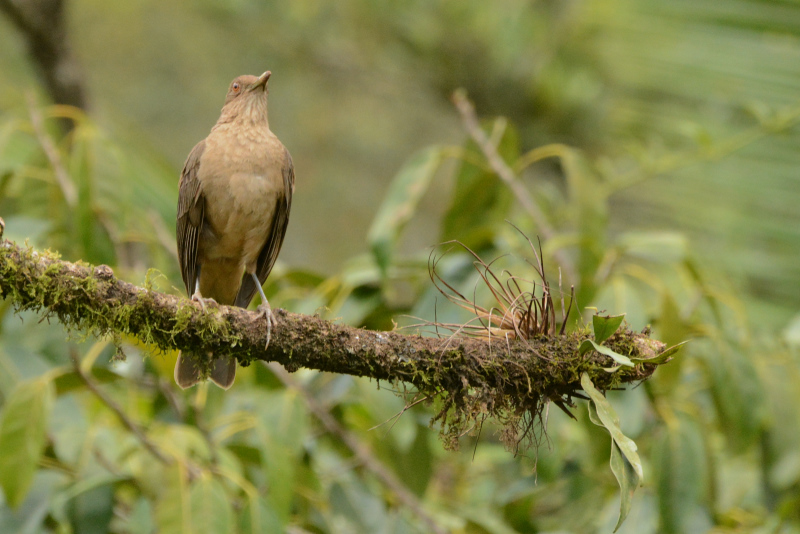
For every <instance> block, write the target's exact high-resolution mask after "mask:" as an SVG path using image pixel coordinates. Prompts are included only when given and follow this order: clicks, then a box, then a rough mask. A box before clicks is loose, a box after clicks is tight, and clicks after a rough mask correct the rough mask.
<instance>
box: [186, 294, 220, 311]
mask: <svg viewBox="0 0 800 534" xmlns="http://www.w3.org/2000/svg"><path fill="white" fill-rule="evenodd" d="M192 302H197V303H198V304H200V308H202V309H203V311H205V309H206V305H208V304H213V305H214V306H219V304H217V301H216V300H214V299H212V298H205V297H203V296H202V295H201V294H200V292H199V291H195V293H194V295H192Z"/></svg>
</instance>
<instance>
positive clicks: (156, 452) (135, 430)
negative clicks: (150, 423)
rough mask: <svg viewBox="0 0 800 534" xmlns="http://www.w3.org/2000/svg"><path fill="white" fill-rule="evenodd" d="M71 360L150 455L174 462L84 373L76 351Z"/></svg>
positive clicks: (90, 388)
mask: <svg viewBox="0 0 800 534" xmlns="http://www.w3.org/2000/svg"><path fill="white" fill-rule="evenodd" d="M70 358H71V359H72V365H73V366H74V367H75V372H76V373H77V374H78V377H79V378H80V379H81V380H82V381H83V383H84V384H86V388H87V389H88V390H89V391H91V392H92V393H94V395H95V396H96V397H97V398H98V399H100V401H101V402H102V403H103V404H105V405H106V406H107V407H108V408H109V409H110V410H111V411H112V412H114V414H115V415H116V416H117V418H118V419H119V420H120V422H121V423H122V425H123V426H124V427H125V428H127V429H128V430H130V431H131V433H132V434H133V435H134V436H136V439H138V440H139V441H140V442H141V443H142V445H144V448H145V449H147V450H148V451H150V453H151V454H152V455H153V456H155V457H156V458H157V459H158V461H160V462H161V463H163V464H170V463H172V460H171V459H170V458H169V457H167V456H166V455H165V454H164V453H163V452H161V449H159V448H158V446H157V445H156V444H155V443H153V442H152V441H151V440H150V438H148V437H147V435H145V433H144V432H142V429H141V428H139V425H137V424H136V423H134V422H133V421H132V420H131V418H130V417H128V415H127V414H126V413H125V412H124V411H122V408H120V406H119V404H117V403H116V402H114V400H113V399H111V397H109V396H108V395H106V394H105V393H103V392H102V391H101V390H100V388H98V387H97V384H95V383H94V381H93V380H92V379H91V378H89V376H88V375H87V374H86V373H85V372H84V371H83V369H81V362H80V360H79V359H78V355H77V354H76V353H75V352H74V351H73V352H71V353H70Z"/></svg>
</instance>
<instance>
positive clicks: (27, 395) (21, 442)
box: [0, 379, 54, 508]
mask: <svg viewBox="0 0 800 534" xmlns="http://www.w3.org/2000/svg"><path fill="white" fill-rule="evenodd" d="M53 397H54V395H53V385H52V383H51V382H50V381H49V380H44V379H39V380H32V381H28V382H22V383H21V384H19V385H18V386H17V387H16V388H15V389H14V390H13V391H12V392H11V395H10V396H9V398H8V400H7V401H6V404H5V407H4V409H3V417H2V421H0V486H2V488H3V492H4V493H5V497H6V502H7V503H8V504H9V505H10V506H11V507H12V508H16V507H17V506H19V504H20V503H21V502H22V501H23V500H24V499H25V496H26V495H27V493H28V490H29V489H30V487H31V484H32V483H33V475H34V473H35V472H36V467H37V465H38V463H39V458H40V457H41V455H42V450H43V449H44V445H45V432H46V430H47V419H48V417H49V415H50V409H51V407H52V404H53Z"/></svg>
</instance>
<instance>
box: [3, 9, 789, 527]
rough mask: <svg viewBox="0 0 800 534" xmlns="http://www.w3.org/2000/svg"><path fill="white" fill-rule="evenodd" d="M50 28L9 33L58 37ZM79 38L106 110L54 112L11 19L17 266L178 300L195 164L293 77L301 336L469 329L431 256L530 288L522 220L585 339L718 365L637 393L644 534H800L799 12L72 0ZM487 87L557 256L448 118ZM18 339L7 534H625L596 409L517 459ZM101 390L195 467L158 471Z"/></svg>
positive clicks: (11, 219) (449, 266)
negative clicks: (495, 266)
mask: <svg viewBox="0 0 800 534" xmlns="http://www.w3.org/2000/svg"><path fill="white" fill-rule="evenodd" d="M52 1H53V0H40V1H39V2H33V1H31V2H28V3H27V4H26V3H25V2H12V1H11V0H4V1H3V2H0V4H5V5H6V6H7V5H28V6H34V9H33V10H32V11H31V12H32V13H35V6H36V5H37V3H39V4H42V5H44V4H45V3H48V2H50V3H52ZM64 10H65V15H66V19H65V20H66V35H67V37H68V39H69V41H70V43H71V47H72V51H73V53H74V55H75V58H76V59H77V61H78V63H79V64H80V66H81V70H80V80H81V83H82V84H83V87H84V88H85V91H86V96H87V105H86V109H85V110H80V109H76V108H74V107H69V106H63V105H53V102H52V101H51V100H50V96H49V95H48V93H47V91H46V90H45V89H44V86H43V85H42V82H41V80H42V76H41V73H40V71H39V70H38V69H37V66H36V64H35V62H34V61H33V60H32V56H31V54H29V51H28V48H27V46H26V42H25V36H24V33H23V32H22V31H20V30H19V26H18V25H17V24H15V23H14V22H13V17H9V16H7V15H8V14H7V11H5V12H4V14H3V15H0V72H1V73H2V76H0V216H2V217H3V218H4V219H5V222H6V237H8V238H11V239H14V240H16V241H17V242H20V243H21V242H24V241H25V240H27V241H28V242H29V243H30V244H31V245H33V246H35V247H41V248H51V249H53V250H57V251H59V252H60V253H61V255H62V257H64V258H65V259H67V260H72V261H75V260H84V261H86V262H90V263H95V264H99V263H105V264H108V265H111V266H112V267H113V268H114V270H115V272H116V274H117V275H118V276H120V277H122V278H123V279H126V280H128V281H130V282H134V283H138V284H143V283H145V281H146V280H147V281H148V283H151V284H153V285H155V286H156V287H158V288H160V289H162V290H164V291H171V292H175V293H180V292H181V291H180V289H179V288H180V287H181V285H182V284H181V283H180V276H179V273H178V269H177V260H176V257H175V249H174V217H175V211H174V210H175V204H176V199H177V180H178V175H179V170H180V166H181V164H182V163H183V159H184V158H185V156H186V154H188V152H189V150H190V149H191V147H192V146H193V145H194V144H195V143H196V142H197V141H198V140H199V139H201V138H203V137H204V136H205V135H206V134H207V132H208V130H209V128H210V127H211V125H213V123H214V122H215V121H216V118H217V117H218V113H219V109H220V107H221V104H222V101H223V98H224V90H225V88H226V86H227V84H228V83H229V81H230V80H231V79H232V78H233V77H235V76H237V75H239V74H242V73H251V74H257V73H260V72H263V71H264V70H266V69H270V70H272V71H273V73H274V76H273V78H272V79H271V80H270V90H271V92H270V104H271V105H270V124H271V127H272V129H273V131H275V132H276V133H277V135H278V136H279V137H280V138H281V139H282V141H283V142H284V144H285V145H286V146H287V147H289V149H290V150H291V152H292V155H293V157H294V161H295V166H296V174H297V189H296V195H295V201H294V205H293V208H292V220H291V224H290V226H289V231H288V235H287V238H286V241H285V245H284V250H283V252H282V254H281V257H280V260H279V264H278V266H277V267H276V269H275V271H274V273H273V275H272V276H271V278H270V280H269V282H268V284H267V288H266V289H267V291H268V296H269V297H270V301H271V302H272V304H273V306H280V307H285V308H287V309H290V310H292V311H296V312H302V313H320V314H322V315H323V316H326V317H329V318H336V319H338V320H341V321H345V322H348V323H351V324H354V325H357V326H367V327H370V328H383V329H386V328H392V326H393V320H394V321H399V322H401V324H407V323H408V322H412V320H410V319H404V318H403V316H404V315H411V316H416V317H421V318H424V319H427V320H433V319H434V317H436V318H437V319H438V320H439V321H445V322H446V321H463V320H465V319H466V318H465V317H464V316H462V315H461V314H460V313H459V312H458V311H457V310H453V309H452V307H451V306H446V305H444V304H442V299H441V298H439V299H438V300H437V298H436V297H437V293H436V291H435V290H434V289H433V288H432V286H431V284H430V282H429V278H428V266H427V263H428V256H429V253H430V248H429V247H430V246H431V245H434V244H437V243H440V242H442V241H445V240H447V239H460V240H462V241H464V242H465V243H467V244H468V245H469V246H471V247H473V248H474V249H475V250H476V251H478V252H479V253H480V254H481V255H483V256H484V257H485V258H487V259H488V258H492V257H495V256H499V255H502V254H509V256H508V257H506V258H505V260H504V261H505V262H506V263H507V266H508V268H509V269H510V270H512V271H513V272H515V274H519V275H520V276H530V275H531V272H532V271H531V270H530V268H529V266H526V264H525V259H526V258H528V257H529V256H530V251H529V249H528V248H527V247H528V244H527V243H526V242H525V241H524V239H522V238H521V237H520V235H519V234H518V233H517V232H516V231H515V230H514V229H513V228H512V227H511V226H509V225H508V224H506V223H504V222H503V221H504V220H510V221H512V222H513V223H514V224H516V225H517V226H519V227H520V228H521V229H522V230H523V231H525V232H526V233H528V234H529V235H531V236H536V235H539V236H541V237H542V239H543V242H542V244H543V247H544V254H545V261H546V265H548V266H549V271H550V272H549V274H550V279H551V281H552V280H557V279H558V276H559V271H558V267H561V268H562V270H561V274H562V275H565V274H569V275H570V276H568V277H566V276H565V279H564V287H565V288H566V287H569V286H570V285H573V284H574V285H575V287H576V290H577V295H578V300H577V304H578V305H579V307H580V309H581V310H585V309H586V308H590V307H594V308H598V309H601V310H607V311H609V312H611V313H626V314H627V315H626V317H627V321H628V322H629V323H630V325H631V326H632V327H634V328H637V329H640V328H643V327H645V326H646V325H648V324H649V325H652V327H653V335H654V337H657V338H658V339H661V340H664V341H665V342H667V343H669V344H674V343H677V342H680V341H683V340H685V339H692V340H693V341H692V342H691V343H690V344H689V346H688V348H687V349H685V350H684V351H682V353H681V355H680V356H679V357H678V358H677V359H676V360H675V361H673V362H671V363H670V364H669V365H667V366H665V367H663V368H661V369H659V371H658V372H657V373H656V375H655V377H654V378H653V379H652V380H650V381H648V382H647V383H645V384H643V385H642V386H641V387H639V388H636V389H633V390H629V391H625V392H610V393H609V398H610V399H611V401H612V403H613V404H614V405H615V407H616V409H617V411H618V412H619V414H620V419H621V424H622V427H623V430H624V431H625V433H626V434H627V435H629V436H631V437H632V438H633V439H634V440H635V441H636V442H637V444H638V445H639V450H640V454H641V456H642V459H643V461H644V471H645V480H644V485H643V487H642V488H641V489H640V490H639V491H638V492H637V493H636V495H635V497H634V501H633V508H632V511H631V515H630V517H629V518H628V520H627V521H626V522H625V524H624V525H623V526H622V529H621V531H622V532H630V533H648V532H765V533H766V532H770V533H771V532H780V533H790V532H800V389H799V388H798V387H797V384H798V383H800V359H799V355H800V284H798V280H800V261H798V251H800V210H799V209H798V208H797V206H798V205H799V204H800V179H798V171H797V169H798V168H800V128H798V126H797V122H798V120H800V97H799V96H798V95H800V7H798V6H797V4H796V3H794V2H789V1H783V0H725V1H719V0H670V1H667V0H639V1H633V0H583V1H578V0H575V1H571V2H556V1H548V0H540V1H535V2H533V1H523V0H503V1H498V2H481V1H477V0H438V1H434V2H422V1H406V2H391V1H385V0H384V1H375V0H373V1H365V0H346V1H340V2H335V3H332V2H322V1H319V0H296V1H294V2H281V3H262V2H257V1H255V0H235V1H222V0H198V1H196V2H193V3H170V2H156V1H153V0H139V1H137V2H117V3H109V2H100V1H98V0H68V1H67V3H65V4H64ZM459 87H463V88H465V89H466V91H467V94H468V95H469V98H470V99H471V100H472V101H473V102H474V104H475V107H476V109H477V111H478V113H479V115H480V116H481V117H482V118H484V120H483V123H482V124H483V127H484V128H485V131H486V132H487V134H488V135H489V137H490V139H491V140H492V142H493V143H494V144H495V145H496V146H497V147H498V151H499V152H500V153H501V154H502V156H503V158H504V160H505V162H506V163H507V164H508V166H509V167H510V168H511V169H512V171H513V172H514V173H515V175H516V176H517V177H518V179H519V180H521V181H522V183H523V184H524V186H525V188H526V189H527V190H528V191H529V192H530V195H531V196H532V197H533V199H534V201H535V205H536V207H537V209H538V210H540V211H541V212H542V213H543V214H544V216H545V217H546V220H547V221H548V225H549V227H550V228H549V230H548V231H546V232H545V231H544V230H543V228H541V225H536V224H534V221H533V217H532V216H531V212H530V210H527V209H524V207H523V205H522V204H521V203H520V201H519V198H518V197H517V196H515V195H514V194H512V193H511V191H510V190H509V188H508V187H507V186H506V185H505V184H504V182H502V181H501V180H500V179H499V178H498V176H497V174H496V172H495V169H493V168H492V167H491V165H490V164H489V162H487V160H486V158H485V155H484V154H483V153H482V151H481V150H480V149H479V148H478V147H477V146H476V145H475V144H474V143H472V142H471V141H468V136H467V135H466V133H465V129H464V127H463V125H462V121H461V120H460V117H459V113H458V112H457V111H456V109H455V108H454V106H453V104H452V102H451V101H450V96H451V94H452V92H453V91H454V90H455V89H457V88H459ZM57 119H62V120H57ZM63 119H66V122H64V121H63ZM64 124H68V125H70V129H69V131H67V132H66V133H65V131H64V130H62V129H60V125H61V126H63V125H64ZM439 267H440V269H441V272H442V273H443V274H444V275H445V276H446V277H447V279H448V280H449V281H451V282H452V283H453V284H454V285H456V286H457V287H459V288H461V289H462V290H463V291H464V292H465V294H472V292H473V290H474V288H475V287H476V282H477V277H476V275H475V274H474V271H472V270H471V259H470V258H469V257H467V256H466V255H464V254H461V253H459V252H458V251H455V250H454V251H452V252H451V253H450V254H448V255H447V256H446V257H445V259H444V260H442V262H441V263H440V264H439ZM476 295H477V298H478V299H479V300H480V299H484V298H485V297H486V295H483V294H482V292H481V290H480V289H478V290H476ZM437 303H438V305H437ZM0 309H2V313H3V320H2V323H0V402H2V405H0V410H2V412H0V487H2V490H3V491H2V497H0V503H1V504H0V532H24V533H37V532H59V533H62V532H64V533H66V532H75V533H84V532H86V533H91V532H120V533H122V532H126V533H127V532H130V533H151V532H180V531H184V532H280V531H287V532H342V533H346V532H386V533H389V532H427V531H429V530H430V528H431V525H430V521H433V522H434V523H436V524H438V525H439V526H440V528H441V529H443V530H444V531H451V532H469V533H473V532H474V533H484V532H487V533H507V532H610V531H611V530H613V527H614V524H615V522H616V516H617V513H618V508H619V496H618V489H617V486H616V483H615V481H614V479H613V476H612V474H611V472H610V470H609V468H608V458H609V439H608V435H607V434H606V433H605V431H603V430H601V429H599V428H598V427H595V426H594V425H592V424H591V423H590V422H589V419H588V417H587V414H586V408H585V406H584V405H582V404H581V405H579V406H577V407H576V408H575V409H574V410H573V412H574V413H575V415H576V417H577V418H578V421H577V422H575V421H572V420H569V419H568V418H567V417H566V416H564V415H563V414H562V413H560V412H559V411H558V410H552V411H550V412H549V417H548V420H547V427H546V428H547V436H546V437H545V436H543V438H542V446H541V447H540V448H539V449H538V451H535V450H529V451H527V452H525V453H524V454H521V455H519V456H517V457H514V456H513V455H512V454H511V453H509V452H507V451H505V450H504V448H503V446H502V445H501V444H500V442H499V439H498V436H497V435H496V434H495V433H494V431H493V429H492V428H491V425H490V424H489V423H488V422H487V424H486V425H484V427H483V428H482V429H475V432H474V433H473V435H467V436H464V437H463V438H462V447H461V450H460V451H456V452H453V451H446V450H444V448H443V447H442V444H441V442H439V441H438V439H437V432H436V431H435V429H434V430H432V429H430V428H428V421H429V419H430V417H431V413H432V411H431V409H430V408H429V407H426V406H424V405H423V404H419V405H416V406H414V407H413V408H411V409H409V410H407V411H405V412H404V413H402V416H401V417H397V418H395V416H396V415H397V414H400V413H401V412H403V408H404V402H403V400H402V399H401V398H399V397H397V396H396V395H394V394H393V393H392V391H390V390H392V389H394V387H395V385H391V384H375V383H374V382H369V381H366V380H358V379H353V378H350V377H343V376H328V375H322V374H318V373H312V372H307V371H303V372H299V373H296V374H295V375H293V376H292V377H291V378H288V379H287V378H286V377H285V376H284V375H283V374H281V373H280V372H279V371H275V370H271V369H269V368H266V367H258V368H256V367H253V368H249V369H247V370H244V371H243V372H242V373H241V374H240V378H239V379H238V380H237V383H236V385H235V386H234V388H233V389H232V390H231V391H229V392H227V393H225V394H222V393H221V392H220V391H218V390H216V389H213V388H206V387H201V388H197V389H195V390H192V391H188V392H180V391H179V390H177V389H176V387H175V386H174V385H173V384H172V378H171V369H172V365H173V363H174V358H175V355H174V354H151V351H150V350H149V349H148V348H147V347H144V346H140V345H138V344H137V343H136V342H135V341H133V340H125V339H123V340H116V341H117V343H121V346H122V351H123V352H124V355H125V357H126V358H125V360H124V361H120V360H119V358H116V357H115V356H119V354H116V350H115V349H114V343H112V342H111V340H95V339H81V338H80V337H78V336H76V335H72V336H70V337H67V336H66V334H65V332H64V331H63V330H62V329H61V328H60V326H59V325H57V324H48V323H46V322H45V323H40V322H39V320H38V318H37V317H35V316H30V315H22V316H15V315H14V314H13V310H12V309H10V306H9V305H8V303H7V302H4V301H2V302H0ZM580 322H581V319H580V318H579V317H576V316H574V317H573V320H572V321H571V322H570V328H578V327H580ZM71 358H74V359H76V360H78V361H79V362H80V365H81V369H83V370H84V372H86V373H89V376H90V377H91V380H92V381H93V383H94V384H95V385H96V388H97V389H99V390H100V391H102V392H103V393H104V394H105V395H106V396H108V397H110V398H111V399H112V401H113V402H114V403H116V405H118V406H119V408H120V410H121V411H122V412H123V413H124V414H126V417H128V418H129V419H130V420H131V421H133V422H135V423H136V424H137V425H140V426H141V427H142V428H144V429H145V433H146V435H147V436H148V438H149V439H150V440H152V442H153V443H154V444H155V445H156V446H157V447H158V448H159V450H162V451H164V454H166V455H167V456H168V457H169V458H175V459H178V460H179V461H177V462H172V463H169V464H168V465H167V464H162V463H161V462H159V461H158V460H157V459H156V458H155V457H154V456H153V455H152V454H151V452H149V451H148V450H147V448H146V447H145V446H144V444H143V443H142V441H140V440H138V439H137V438H136V436H135V435H134V434H133V433H132V432H131V431H130V430H129V429H128V428H126V427H125V426H124V425H123V424H122V422H121V420H120V418H119V417H117V415H116V414H115V413H114V412H113V411H112V410H110V409H109V407H108V406H109V405H108V403H106V402H102V401H101V400H100V399H99V397H98V396H97V395H96V394H94V393H93V392H92V391H90V390H89V389H87V387H86V385H85V383H84V382H82V381H81V380H80V374H79V373H78V372H77V371H76V370H75V368H74V366H73V364H72V363H71ZM311 406H316V410H315V409H312V408H310V407H311ZM321 414H322V415H321ZM325 414H327V417H328V418H332V419H333V421H334V422H335V423H336V424H337V425H338V427H336V428H338V430H337V431H333V430H332V429H331V427H330V426H329V425H325V424H324V423H321V422H320V421H322V420H324V417H325ZM320 417H323V419H320ZM387 421H388V422H387ZM382 423H383V424H382ZM378 425H380V426H378ZM342 429H344V430H342ZM343 433H346V434H347V435H349V436H350V438H353V439H354V440H355V443H356V445H357V446H356V447H353V446H352V445H353V441H352V439H351V440H349V441H348V439H345V438H343V435H344V434H343ZM348 444H349V445H348ZM359 447H360V448H359ZM357 450H361V451H362V452H361V455H359V453H357V452H354V451H357ZM364 450H367V451H369V452H367V453H366V454H367V456H368V457H370V458H371V460H370V461H365V460H364V456H363V454H364V452H363V451H364ZM376 465H377V466H378V468H377V469H376V467H375V466H376ZM381 469H383V470H386V471H388V472H390V473H393V474H394V475H393V476H394V477H395V478H396V479H397V480H395V483H394V484H393V483H387V482H386V478H385V477H382V476H381V475H380V474H379V472H380V470H381ZM403 491H407V492H408V493H409V494H410V495H412V496H413V498H412V501H413V499H417V500H418V501H419V502H420V503H421V505H420V506H421V508H420V509H416V508H415V507H413V506H409V505H408V502H409V501H408V500H407V499H406V500H404V499H403V498H399V497H398V495H400V494H401V493H402V492H403ZM426 518H427V519H426ZM204 529H205V530H204Z"/></svg>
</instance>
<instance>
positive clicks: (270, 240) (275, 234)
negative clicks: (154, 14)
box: [234, 147, 294, 308]
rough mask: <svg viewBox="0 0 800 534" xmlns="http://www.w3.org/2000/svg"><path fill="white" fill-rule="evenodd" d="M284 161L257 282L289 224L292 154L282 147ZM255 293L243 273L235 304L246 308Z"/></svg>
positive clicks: (275, 254)
mask: <svg viewBox="0 0 800 534" xmlns="http://www.w3.org/2000/svg"><path fill="white" fill-rule="evenodd" d="M283 151H284V158H283V159H284V161H283V169H282V172H283V195H281V196H279V197H278V205H277V206H276V208H275V215H274V216H273V219H272V226H271V228H272V230H271V231H270V232H271V233H270V235H269V236H268V237H267V241H266V243H264V247H263V248H262V249H261V252H260V253H259V254H258V263H257V266H256V276H258V280H259V282H260V283H261V284H262V285H263V284H264V282H266V280H267V277H268V276H269V273H270V271H272V267H273V266H274V265H275V260H276V259H278V253H279V252H280V251H281V246H282V245H283V238H284V236H285V235H286V228H287V227H288V226H289V211H290V210H291V208H292V195H293V194H294V163H292V156H291V155H290V154H289V151H288V150H287V149H286V148H285V147H284V149H283ZM255 294H256V285H255V282H254V281H253V277H252V276H250V275H249V274H247V273H245V274H244V276H243V277H242V285H241V286H240V287H239V293H238V294H237V295H236V301H235V302H234V304H235V305H236V306H239V307H242V308H246V307H247V306H248V304H250V301H251V300H252V298H253V295H255Z"/></svg>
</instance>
